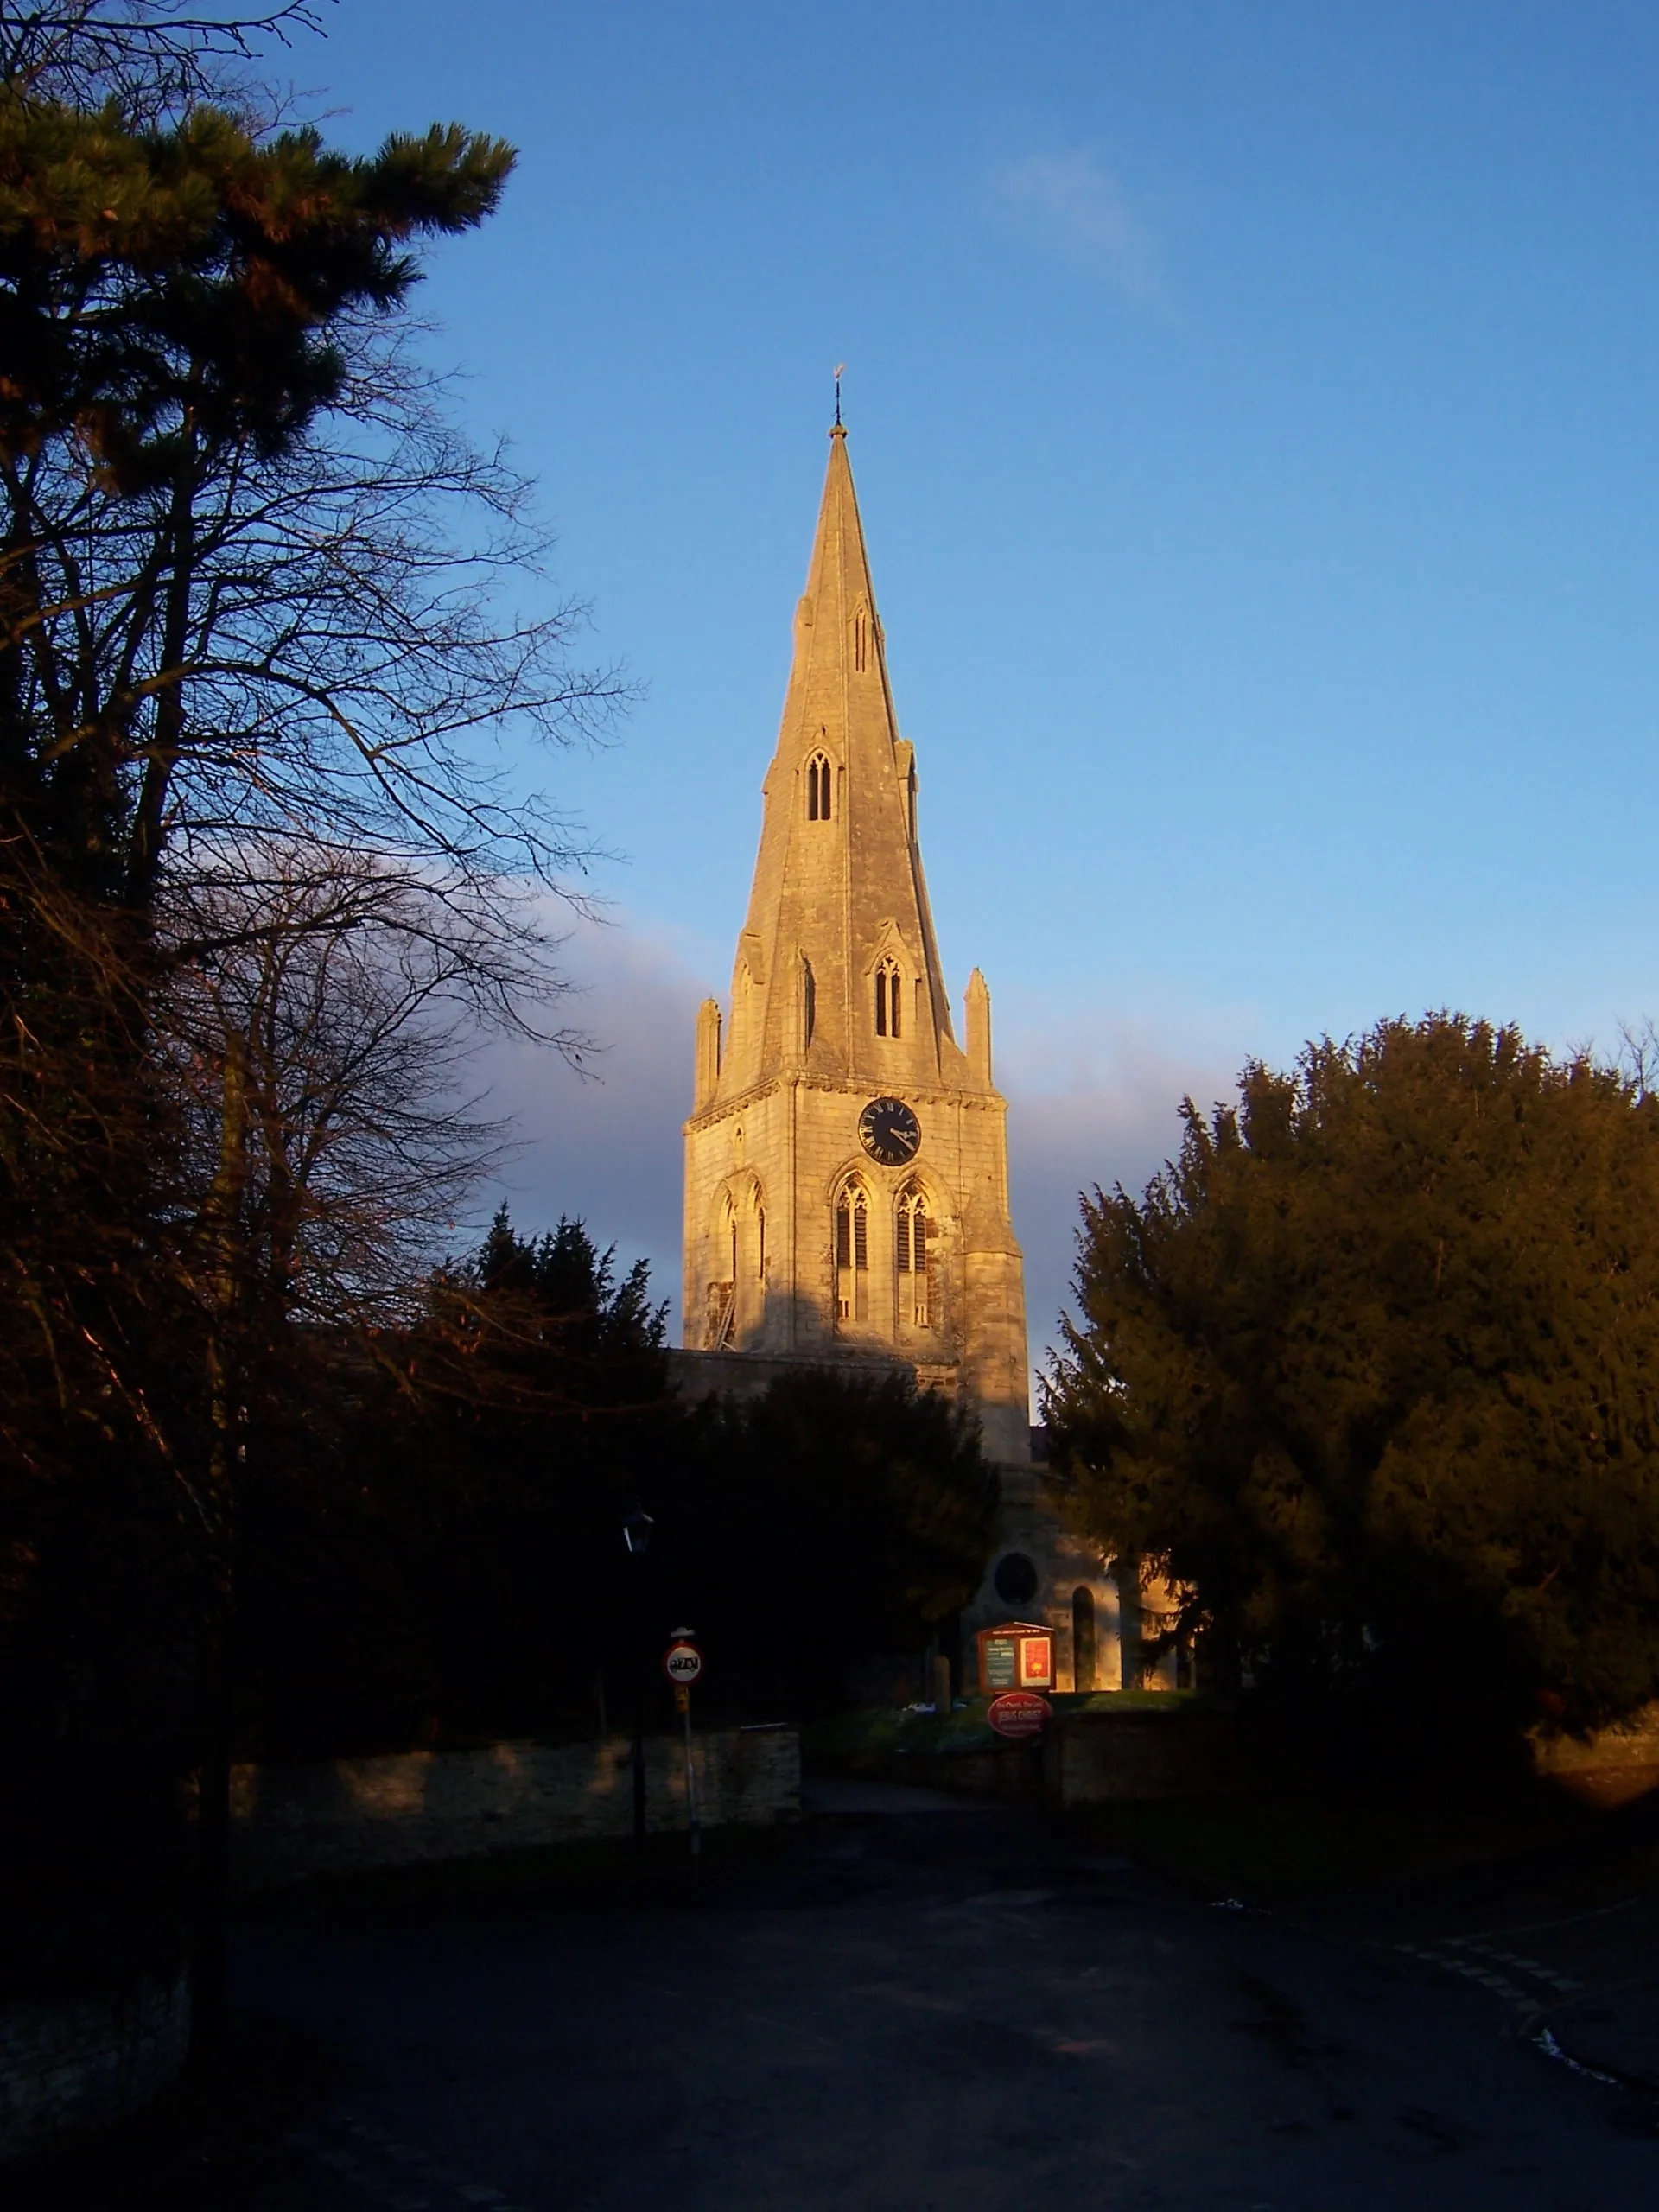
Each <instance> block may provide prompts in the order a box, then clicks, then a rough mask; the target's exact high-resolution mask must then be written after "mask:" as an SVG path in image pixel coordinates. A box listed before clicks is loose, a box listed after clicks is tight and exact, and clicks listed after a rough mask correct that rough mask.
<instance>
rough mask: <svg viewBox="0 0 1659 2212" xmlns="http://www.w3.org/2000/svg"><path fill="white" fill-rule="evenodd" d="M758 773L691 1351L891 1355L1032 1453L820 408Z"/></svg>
mask: <svg viewBox="0 0 1659 2212" xmlns="http://www.w3.org/2000/svg"><path fill="white" fill-rule="evenodd" d="M761 788H762V791H763V793H764V796H765V813H764V817H763V820H762V826H761V831H760V856H759V858H758V860H757V861H756V863H755V871H754V883H753V889H752V891H751V893H750V894H749V909H748V917H747V921H746V923H745V925H744V928H743V932H742V935H741V937H740V938H739V939H738V945H737V958H736V962H735V964H734V969H733V973H732V997H731V1012H730V1016H729V1018H728V1020H726V1021H725V1022H724V1023H722V1020H721V1010H720V1007H719V1006H718V1004H717V1003H716V1001H714V1000H713V999H709V1000H708V1001H705V1003H704V1005H703V1007H702V1011H701V1013H700V1014H699V1015H698V1019H697V1037H696V1096H695V1103H694V1107H693V1110H692V1114H691V1117H690V1120H689V1121H688V1122H686V1124H685V1300H684V1309H683V1311H684V1338H685V1343H686V1345H687V1347H688V1349H690V1350H692V1351H700V1352H702V1354H704V1355H705V1361H706V1363H707V1366H708V1367H709V1369H710V1370H713V1369H714V1368H715V1365H716V1363H717V1361H719V1356H720V1355H722V1354H723V1355H726V1356H728V1358H729V1359H730V1361H731V1368H732V1370H734V1371H733V1372H731V1374H730V1379H729V1381H727V1380H726V1378H725V1377H724V1376H722V1378H721V1379H722V1383H724V1386H725V1387H728V1388H729V1387H737V1388H741V1387H742V1383H743V1379H744V1375H743V1372H742V1370H747V1372H748V1373H749V1374H750V1375H751V1376H753V1380H755V1381H757V1382H758V1381H760V1379H761V1371H763V1370H766V1369H768V1368H770V1367H772V1364H773V1363H777V1364H779V1365H800V1364H803V1363H817V1362H819V1361H827V1360H834V1361H836V1362H840V1361H871V1362H880V1363H895V1362H899V1363H904V1364H906V1365H907V1366H910V1367H912V1368H913V1369H914V1370H916V1373H917V1375H918V1379H919V1380H920V1381H921V1382H922V1383H924V1384H925V1385H927V1386H929V1387H931V1388H934V1389H943V1390H945V1391H947V1392H949V1393H950V1395H953V1396H956V1397H957V1398H959V1399H961V1400H963V1401H965V1402H969V1403H970V1404H971V1405H972V1406H973V1407H974V1408H976V1411H977V1413H978V1415H979V1419H980V1422H981V1426H982V1431H983V1434H984V1440H985V1445H986V1448H987V1450H988V1453H989V1455H990V1456H991V1457H992V1458H993V1459H995V1460H996V1461H998V1462H999V1463H1000V1464H1001V1465H1002V1466H1003V1467H1004V1468H1005V1469H1006V1470H1008V1471H1010V1472H1011V1471H1013V1470H1014V1469H1015V1468H1020V1467H1023V1466H1027V1465H1028V1464H1029V1460H1030V1456H1031V1454H1030V1431H1029V1429H1028V1427H1027V1421H1028V1414H1027V1385H1026V1371H1027V1370H1026V1308H1025V1287H1024V1281H1023V1274H1022V1269H1021V1264H1020V1247H1019V1245H1018V1244H1017V1243H1015V1241H1014V1230H1013V1226H1012V1224H1011V1223H1010V1221H1009V1217H1008V1175H1007V1129H1006V1124H1007V1106H1006V1104H1005V1103H1004V1101H1003V1099H1002V1098H1001V1096H1000V1095H999V1093H998V1092H997V1090H996V1089H995V1085H994V1084H993V1082H992V1078H991V1009H990V998H989V995H988V992H987V990H986V988H985V983H984V980H983V978H982V976H980V975H979V973H978V972H977V970H976V971H975V973H974V975H973V976H971V977H970V978H969V984H968V991H967V1000H966V1006H965V1009H964V1011H965V1021H964V1043H965V1049H964V1046H962V1045H958V1044H957V1038H956V1033H955V1031H954V1029H953V1027H952V1026H951V1020H950V1001H949V1000H948V998H947V997H946V995H945V988H944V972H943V969H942V968H941V966H940V962H939V951H938V944H937V943H936V941H935V938H934V935H933V920H932V916H931V913H930V912H929V910H928V903H927V887H926V884H925V881H924V879H923V874H922V855H921V846H920V843H919V842H918V812H917V794H918V782H917V773H916V760H915V755H914V753H913V751H912V747H911V746H910V745H909V744H908V743H907V742H906V740H905V739H904V738H902V737H901V736H900V735H899V723H898V719H897V716H896V715H895V714H894V711H893V694H892V691H891V689H890V688H889V685H888V682H887V652H886V646H885V642H884V639H883V637H882V632H881V624H880V617H879V616H878V614H877V613H876V607H875V595H874V591H873V590H872V588H871V584H870V571H869V564H868V560H867V559H866V556H865V551H864V535H863V531H862V529H861V525H860V522H859V515H858V503H857V500H856V499H855V496H854V492H853V477H852V470H851V468H850V467H849V463H848V459H847V437H846V432H845V431H844V430H843V429H842V427H841V424H840V423H839V422H837V423H836V427H835V429H833V430H832V431H831V432H830V434H829V473H828V475H827V476H826V479H825V481H824V487H823V505H822V507H821V508H820V510H819V513H818V526H817V538H816V540H815V541H814V543H813V548H812V560H811V567H810V571H809V573H808V575H807V580H806V590H805V593H804V595H803V597H802V599H801V601H800V603H799V605H798V607H797V608H796V610H795V660H794V666H793V669H792V670H791V675H790V680H789V690H788V694H787V696H786V698H785V702H784V716H783V725H782V728H781V729H780V730H779V737H778V749H777V752H776V753H774V755H773V757H772V766H771V767H770V768H769V769H768V771H767V772H766V781H765V783H764V785H762V787H761ZM709 1355H714V1356H715V1357H714V1358H709V1357H708V1356H709ZM719 1363H720V1364H721V1365H723V1364H724V1362H723V1361H721V1362H719ZM700 1364H703V1363H700ZM1027 1480H1029V1478H1027ZM1006 1487H1007V1485H1006V1483H1005V1489H1006Z"/></svg>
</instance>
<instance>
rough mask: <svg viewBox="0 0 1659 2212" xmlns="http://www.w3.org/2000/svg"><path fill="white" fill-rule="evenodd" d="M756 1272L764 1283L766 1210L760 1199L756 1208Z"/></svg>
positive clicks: (756, 1203)
mask: <svg viewBox="0 0 1659 2212" xmlns="http://www.w3.org/2000/svg"><path fill="white" fill-rule="evenodd" d="M754 1272H755V1274H756V1275H757V1276H758V1277H759V1278H760V1281H762V1282H764V1281H766V1208H765V1206H763V1205H761V1204H760V1201H759V1199H757V1200H756V1201H755V1208H754Z"/></svg>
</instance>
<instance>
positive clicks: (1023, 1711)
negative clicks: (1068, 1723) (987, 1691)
mask: <svg viewBox="0 0 1659 2212" xmlns="http://www.w3.org/2000/svg"><path fill="white" fill-rule="evenodd" d="M1048 1712H1049V1707H1048V1700H1047V1699H1046V1697H1039V1696H1038V1694H1037V1693H1036V1691H1035V1690H1005V1691H1004V1692H1003V1694H1002V1695H1001V1697H994V1698H993V1699H992V1700H991V1702H990V1708H989V1710H988V1712H987V1713H986V1715H985V1718H986V1719H988V1721H989V1722H990V1724H991V1726H992V1727H993V1728H995V1731H996V1732H997V1734H998V1735H999V1736H1013V1737H1015V1738H1020V1739H1021V1740H1023V1741H1026V1742H1029V1741H1030V1739H1031V1738H1032V1737H1033V1736H1040V1735H1041V1734H1042V1732H1043V1729H1044V1726H1045V1725H1046V1722H1047V1719H1048Z"/></svg>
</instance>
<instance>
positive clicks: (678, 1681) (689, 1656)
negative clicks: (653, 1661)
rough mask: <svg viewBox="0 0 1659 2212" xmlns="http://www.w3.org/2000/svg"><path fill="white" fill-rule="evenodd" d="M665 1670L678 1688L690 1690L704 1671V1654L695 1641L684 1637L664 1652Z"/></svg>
mask: <svg viewBox="0 0 1659 2212" xmlns="http://www.w3.org/2000/svg"><path fill="white" fill-rule="evenodd" d="M663 1672H664V1674H665V1675H667V1676H668V1679H669V1681H671V1682H672V1683H673V1685H674V1687H675V1688H676V1689H678V1690H689V1689H690V1687H691V1685H692V1683H693V1682H695V1681H696V1679H697V1676H698V1675H700V1674H701V1673H702V1652H701V1651H699V1650H698V1649H697V1647H696V1644H695V1643H686V1642H685V1641H684V1640H683V1639H682V1640H681V1641H680V1642H679V1643H671V1644H670V1645H669V1647H668V1649H667V1650H666V1651H665V1652H664V1654H663Z"/></svg>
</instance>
